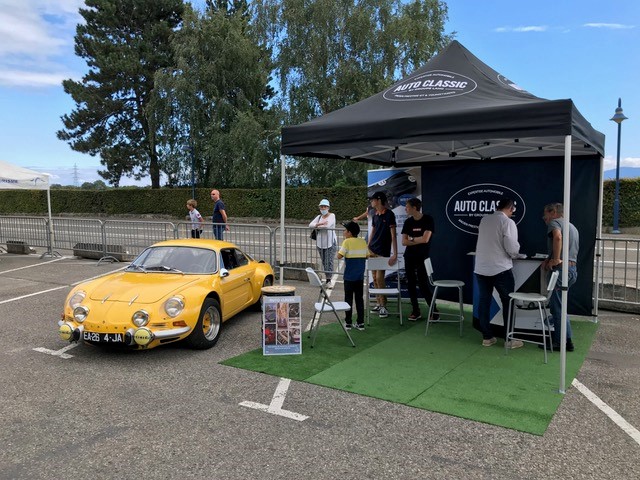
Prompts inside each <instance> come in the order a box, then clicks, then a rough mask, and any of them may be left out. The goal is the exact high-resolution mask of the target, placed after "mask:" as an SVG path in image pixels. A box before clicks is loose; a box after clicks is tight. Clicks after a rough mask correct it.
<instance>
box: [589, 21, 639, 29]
mask: <svg viewBox="0 0 640 480" xmlns="http://www.w3.org/2000/svg"><path fill="white" fill-rule="evenodd" d="M582 26H583V27H589V28H610V29H612V30H620V29H626V28H636V26H635V25H623V24H621V23H585V24H584V25H582Z"/></svg>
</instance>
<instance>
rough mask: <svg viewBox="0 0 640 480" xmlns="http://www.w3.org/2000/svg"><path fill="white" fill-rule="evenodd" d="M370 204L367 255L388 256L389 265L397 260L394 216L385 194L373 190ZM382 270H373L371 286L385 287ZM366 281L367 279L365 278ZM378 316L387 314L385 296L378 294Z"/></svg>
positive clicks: (375, 309)
mask: <svg viewBox="0 0 640 480" xmlns="http://www.w3.org/2000/svg"><path fill="white" fill-rule="evenodd" d="M370 200H371V206H372V207H373V208H375V213H374V214H373V216H372V218H371V233H370V234H369V244H368V246H369V252H370V253H369V255H370V256H373V257H389V266H392V265H395V263H396V262H397V260H398V240H397V238H396V216H395V214H394V213H393V211H392V210H389V209H388V208H387V195H386V194H385V193H384V192H375V193H374V194H373V195H371V198H370ZM384 274H385V271H384V270H376V271H374V272H373V286H374V287H375V288H385V280H384ZM367 281H368V280H367ZM373 311H374V312H377V313H378V316H379V317H380V318H385V317H388V316H389V312H388V311H387V297H385V296H384V295H378V297H377V305H376V306H375V308H374V309H373Z"/></svg>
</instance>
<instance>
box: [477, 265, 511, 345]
mask: <svg viewBox="0 0 640 480" xmlns="http://www.w3.org/2000/svg"><path fill="white" fill-rule="evenodd" d="M476 279H477V280H478V320H479V321H480V331H481V332H482V338H483V339H484V340H488V339H490V338H493V337H494V335H493V331H492V330H491V311H490V310H491V299H492V298H493V289H494V288H495V289H496V290H497V291H498V295H500V300H501V302H502V317H503V318H504V325H505V328H506V326H507V316H508V315H509V294H510V293H512V292H513V291H514V290H515V287H516V282H515V279H514V278H513V271H512V270H511V269H509V270H505V271H504V272H501V273H499V274H497V275H493V276H492V277H486V276H484V275H478V274H477V273H476Z"/></svg>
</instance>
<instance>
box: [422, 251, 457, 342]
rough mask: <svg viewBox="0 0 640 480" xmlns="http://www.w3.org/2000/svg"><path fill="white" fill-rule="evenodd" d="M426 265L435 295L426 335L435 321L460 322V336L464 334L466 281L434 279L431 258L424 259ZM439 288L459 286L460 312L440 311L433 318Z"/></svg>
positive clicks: (428, 316)
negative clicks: (463, 290)
mask: <svg viewBox="0 0 640 480" xmlns="http://www.w3.org/2000/svg"><path fill="white" fill-rule="evenodd" d="M424 267H425V269H426V270H427V275H428V276H429V283H430V284H431V286H432V287H433V297H432V300H431V305H429V314H428V315H427V328H426V329H425V331H424V335H425V337H426V336H427V334H428V333H429V325H430V324H431V323H433V322H438V323H459V324H460V336H462V326H463V325H464V304H463V303H462V287H464V282H463V281H461V280H434V279H433V265H432V264H431V259H430V258H427V259H425V261H424ZM439 288H457V289H458V304H459V307H460V310H459V313H457V314H456V313H442V312H438V319H436V320H434V319H433V308H434V306H435V304H436V298H437V297H438V289H439ZM443 317H445V318H452V320H445V319H443Z"/></svg>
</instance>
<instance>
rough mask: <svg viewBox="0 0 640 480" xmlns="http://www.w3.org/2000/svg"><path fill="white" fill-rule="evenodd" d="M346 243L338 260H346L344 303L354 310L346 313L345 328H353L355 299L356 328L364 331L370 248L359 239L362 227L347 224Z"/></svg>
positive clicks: (353, 223) (355, 224)
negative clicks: (366, 273)
mask: <svg viewBox="0 0 640 480" xmlns="http://www.w3.org/2000/svg"><path fill="white" fill-rule="evenodd" d="M342 226H343V227H344V229H345V230H344V241H343V242H342V245H341V246H340V250H338V258H344V301H345V302H347V303H348V304H349V305H350V306H351V307H352V309H351V310H348V311H347V312H346V313H345V319H344V320H345V324H346V325H345V326H346V328H347V330H350V329H351V327H352V314H353V300H354V298H355V303H356V312H357V314H358V317H357V320H356V328H357V329H358V330H364V288H363V280H364V270H365V263H366V260H367V253H368V252H369V248H368V246H367V242H365V241H364V239H362V238H358V235H359V234H360V226H359V225H358V224H357V223H356V222H345V223H343V224H342Z"/></svg>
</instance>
